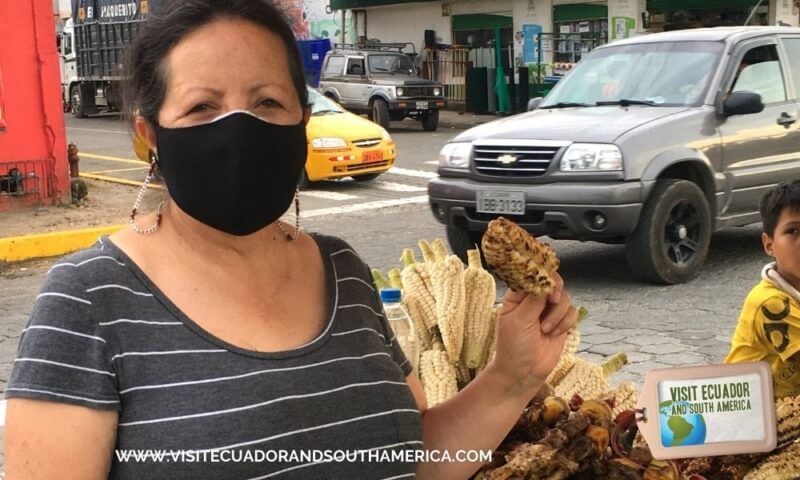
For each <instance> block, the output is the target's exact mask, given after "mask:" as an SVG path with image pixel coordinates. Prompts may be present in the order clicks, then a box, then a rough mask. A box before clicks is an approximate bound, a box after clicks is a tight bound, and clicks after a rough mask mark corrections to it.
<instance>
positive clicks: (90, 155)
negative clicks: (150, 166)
mask: <svg viewBox="0 0 800 480" xmlns="http://www.w3.org/2000/svg"><path fill="white" fill-rule="evenodd" d="M78 156H79V157H86V158H94V159H96V160H109V161H112V162H121V163H130V164H133V165H139V166H142V165H147V163H146V162H143V161H141V160H131V159H130V158H121V157H111V156H109V155H98V154H96V153H78Z"/></svg>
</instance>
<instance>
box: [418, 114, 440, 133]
mask: <svg viewBox="0 0 800 480" xmlns="http://www.w3.org/2000/svg"><path fill="white" fill-rule="evenodd" d="M421 121H422V129H423V130H425V131H426V132H435V131H436V129H437V128H439V110H431V111H429V112H426V113H423V114H422V117H421Z"/></svg>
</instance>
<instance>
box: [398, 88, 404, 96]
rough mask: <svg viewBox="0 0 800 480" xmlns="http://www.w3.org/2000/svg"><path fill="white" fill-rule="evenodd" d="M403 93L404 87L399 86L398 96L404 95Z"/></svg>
mask: <svg viewBox="0 0 800 480" xmlns="http://www.w3.org/2000/svg"><path fill="white" fill-rule="evenodd" d="M403 93H405V92H403V89H402V88H398V89H397V96H398V97H402V96H403Z"/></svg>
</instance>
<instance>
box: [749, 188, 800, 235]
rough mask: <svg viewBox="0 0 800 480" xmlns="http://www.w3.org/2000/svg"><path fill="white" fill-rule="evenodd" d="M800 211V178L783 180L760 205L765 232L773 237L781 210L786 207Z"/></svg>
mask: <svg viewBox="0 0 800 480" xmlns="http://www.w3.org/2000/svg"><path fill="white" fill-rule="evenodd" d="M787 208H788V209H791V210H797V211H800V180H794V181H790V182H783V183H780V184H778V185H777V186H776V187H775V188H773V189H772V190H770V191H769V192H767V193H766V194H765V195H764V196H763V197H762V198H761V203H760V204H759V206H758V209H759V211H760V212H761V221H762V222H763V229H764V233H766V234H767V235H769V236H770V237H773V236H774V235H775V227H776V226H777V225H778V219H779V218H780V216H781V212H783V211H784V210H786V209H787Z"/></svg>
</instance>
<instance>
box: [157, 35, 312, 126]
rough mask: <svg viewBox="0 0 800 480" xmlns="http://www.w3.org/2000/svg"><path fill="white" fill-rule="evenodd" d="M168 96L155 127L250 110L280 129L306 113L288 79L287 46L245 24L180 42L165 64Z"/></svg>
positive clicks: (206, 120) (186, 123) (295, 121)
mask: <svg viewBox="0 0 800 480" xmlns="http://www.w3.org/2000/svg"><path fill="white" fill-rule="evenodd" d="M165 67H166V87H167V88H166V96H165V98H164V103H163V105H162V107H161V111H160V112H159V115H158V123H159V124H160V125H161V126H163V127H167V128H179V127H187V126H192V125H197V124H201V123H207V122H209V121H211V120H213V119H214V118H216V117H219V116H220V115H222V114H225V113H227V112H230V111H232V110H248V111H250V112H252V113H253V114H255V115H258V116H259V117H261V118H262V119H264V120H266V121H268V122H270V123H274V124H278V125H296V124H297V123H299V122H300V121H301V120H302V119H303V115H304V111H303V108H301V106H300V99H299V98H298V96H297V92H296V90H295V88H294V84H293V83H292V78H291V76H290V74H289V62H288V58H287V52H286V47H285V46H284V45H283V42H281V40H280V37H278V36H277V35H275V34H274V33H272V32H270V31H268V30H266V29H264V28H262V27H260V26H258V25H256V24H254V23H251V22H248V21H245V20H240V19H222V20H217V21H215V22H213V23H211V24H208V25H206V26H204V27H202V28H200V29H198V30H196V31H194V32H192V33H191V34H189V35H188V36H187V37H185V38H184V39H183V40H181V41H180V42H179V43H178V44H177V45H175V47H174V48H173V49H172V51H171V52H170V53H169V55H168V56H167V57H166V59H165Z"/></svg>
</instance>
